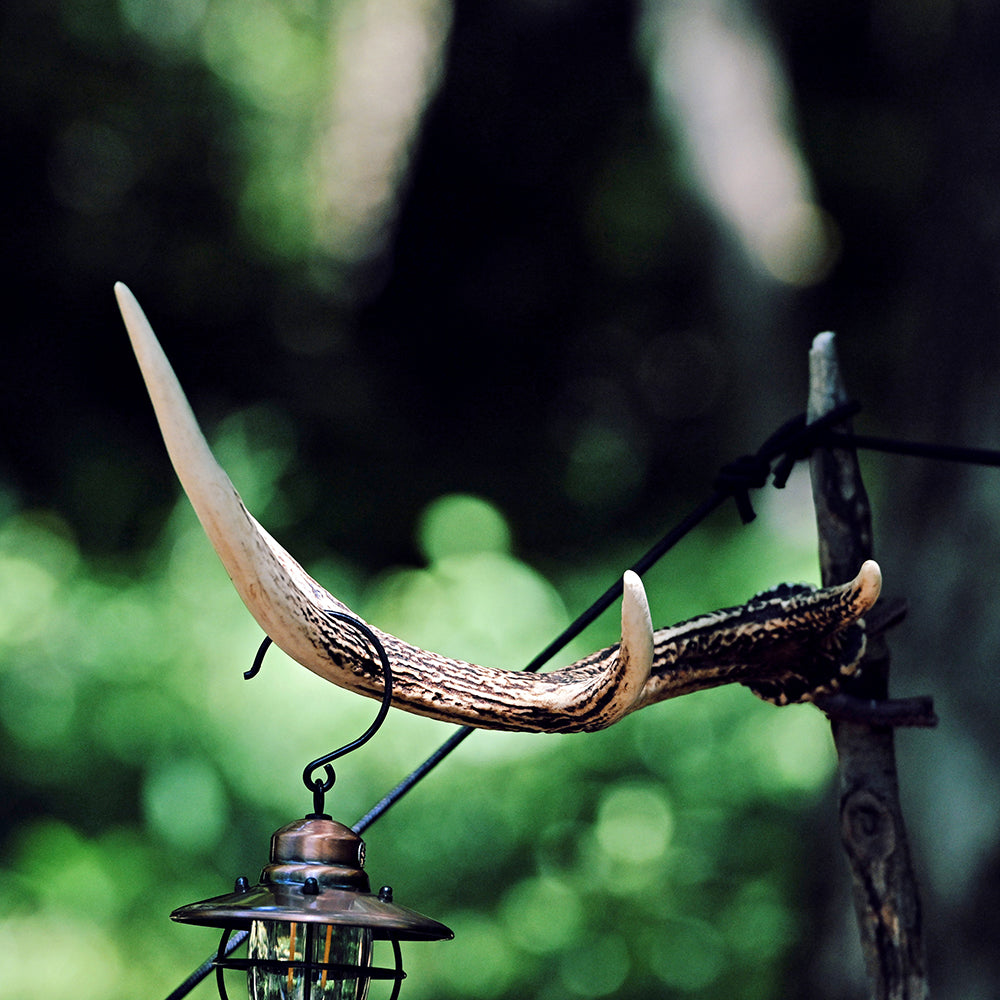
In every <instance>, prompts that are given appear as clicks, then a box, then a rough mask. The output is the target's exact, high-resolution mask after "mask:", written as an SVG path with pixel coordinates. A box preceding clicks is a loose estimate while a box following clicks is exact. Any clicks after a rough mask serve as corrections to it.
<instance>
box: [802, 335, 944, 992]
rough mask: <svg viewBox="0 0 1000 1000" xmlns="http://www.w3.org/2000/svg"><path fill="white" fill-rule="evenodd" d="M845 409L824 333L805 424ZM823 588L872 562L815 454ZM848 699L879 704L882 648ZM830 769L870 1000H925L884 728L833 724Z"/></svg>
mask: <svg viewBox="0 0 1000 1000" xmlns="http://www.w3.org/2000/svg"><path fill="white" fill-rule="evenodd" d="M846 401H847V396H846V393H845V391H844V386H843V383H842V381H841V377H840V371H839V364H838V361H837V354H836V349H835V344H834V335H833V334H832V333H822V334H820V335H819V336H818V337H816V339H815V340H814V341H813V347H812V350H811V351H810V353H809V406H808V419H809V421H810V422H811V421H814V420H816V419H817V418H818V417H820V416H822V415H823V414H824V413H827V412H829V411H830V410H831V409H833V407H834V406H837V405H839V404H841V403H844V402H846ZM810 471H811V474H812V489H813V499H814V502H815V506H816V521H817V527H818V529H819V549H820V565H821V570H822V577H823V584H824V586H831V585H833V584H837V583H842V582H844V581H845V580H850V579H851V578H852V577H853V576H854V574H855V573H856V572H857V568H858V566H860V565H861V564H862V562H864V560H866V559H870V558H872V527H871V509H870V506H869V503H868V496H867V493H866V492H865V488H864V484H863V482H862V480H861V471H860V468H859V466H858V460H857V454H856V452H855V451H854V449H853V448H836V449H817V450H816V451H815V452H814V454H813V456H812V459H811V462H810ZM843 687H844V690H845V691H846V693H847V694H848V695H853V696H855V697H857V698H862V699H875V700H878V701H881V700H884V699H885V698H887V697H888V691H889V649H888V646H887V644H886V641H885V638H884V635H882V634H881V633H876V634H870V635H869V636H868V648H867V651H866V653H865V656H864V659H863V660H862V661H861V670H860V674H859V675H858V676H856V677H854V678H849V679H848V680H847V681H845V683H844V685H843ZM831 725H832V729H833V739H834V743H835V744H836V747H837V757H838V761H839V768H840V832H841V841H842V843H843V846H844V850H845V852H846V854H847V859H848V863H849V865H850V869H851V875H852V879H853V889H854V907H855V912H856V915H857V919H858V927H859V930H860V934H861V948H862V951H863V954H864V959H865V966H866V969H867V973H868V979H869V984H870V995H871V997H872V1000H925V998H926V997H927V996H928V995H929V994H928V988H927V975H926V962H925V958H924V946H923V934H922V928H921V913H920V896H919V891H918V887H917V882H916V878H915V877H914V874H913V868H912V864H911V860H910V850H909V844H908V842H907V839H906V827H905V825H904V822H903V815H902V812H901V810H900V805H899V786H898V781H897V776H896V756H895V749H894V742H893V729H892V727H891V726H887V725H873V724H870V723H864V722H848V721H844V720H842V719H841V720H833V721H832V722H831Z"/></svg>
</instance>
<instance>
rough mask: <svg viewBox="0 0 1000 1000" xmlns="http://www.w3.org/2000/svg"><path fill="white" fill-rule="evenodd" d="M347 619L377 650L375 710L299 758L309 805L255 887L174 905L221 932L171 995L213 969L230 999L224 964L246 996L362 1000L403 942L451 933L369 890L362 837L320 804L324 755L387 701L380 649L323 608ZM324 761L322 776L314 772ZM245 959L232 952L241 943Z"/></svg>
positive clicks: (275, 847) (397, 966)
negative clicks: (379, 686) (379, 961)
mask: <svg viewBox="0 0 1000 1000" xmlns="http://www.w3.org/2000/svg"><path fill="white" fill-rule="evenodd" d="M327 613H328V614H329V615H330V616H331V617H336V618H339V619H341V620H342V621H344V622H346V623H347V624H348V625H350V626H352V627H353V628H354V629H355V630H357V631H358V632H359V633H361V635H363V636H364V637H365V638H367V639H368V641H369V643H370V644H371V645H372V647H373V648H374V649H375V651H376V652H377V653H378V656H379V658H380V660H381V662H382V671H383V674H384V676H385V692H384V694H383V697H382V706H381V708H380V710H379V713H378V716H377V717H376V719H375V721H374V722H373V723H372V725H371V726H370V727H369V728H368V730H367V732H365V733H364V735H363V736H361V737H359V738H358V739H356V740H354V741H353V742H352V743H349V744H347V745H346V746H344V747H341V748H340V749H339V750H335V751H334V752H333V753H330V754H327V755H326V756H324V757H320V758H319V759H318V760H314V761H312V762H311V763H310V764H308V765H306V768H305V770H304V771H303V775H302V779H303V781H304V782H305V785H306V787H307V788H308V789H310V790H311V791H312V793H313V812H311V813H309V814H308V815H307V816H306V817H305V818H303V819H300V820H295V821H294V822H292V823H289V824H288V825H287V826H283V827H282V828H281V829H280V830H277V831H276V832H275V833H274V835H273V836H272V837H271V856H270V863H269V864H268V865H267V866H266V867H265V868H264V870H263V871H262V872H261V876H260V881H259V882H258V884H257V885H253V886H251V885H250V882H249V879H247V878H245V877H241V878H239V879H237V880H236V885H235V888H234V890H233V892H231V893H228V894H227V895H223V896H214V897H212V898H211V899H204V900H201V901H200V902H197V903H189V904H188V905H186V906H181V907H180V908H178V909H176V910H174V912H173V913H171V915H170V916H171V918H172V919H174V920H177V921H180V922H181V923H188V924H201V925H205V926H209V927H220V928H222V929H223V934H222V939H221V941H220V942H219V950H218V953H217V954H216V956H215V958H214V959H213V960H212V961H211V964H210V965H209V964H208V963H206V966H205V967H203V970H204V971H202V970H199V971H198V972H196V973H195V974H194V975H193V976H192V977H190V978H189V979H188V980H187V982H185V983H184V984H183V985H182V986H181V987H180V988H179V989H178V990H175V991H174V993H172V994H171V996H170V998H169V1000H179V998H180V997H183V996H186V995H187V993H188V992H189V991H190V989H192V988H193V987H194V985H195V984H196V983H197V982H199V981H200V979H201V978H203V976H204V975H205V974H207V972H208V971H209V969H210V968H211V967H212V966H214V967H215V970H216V981H217V983H218V987H219V996H220V997H221V998H222V1000H229V997H228V994H227V992H226V983H225V970H227V969H241V970H245V971H246V976H247V989H248V992H249V996H250V998H251V1000H364V997H366V996H367V994H368V985H369V983H370V982H371V981H372V980H386V981H390V982H391V983H392V992H391V996H390V998H389V1000H395V998H396V997H397V996H398V995H399V988H400V984H401V982H402V980H403V979H404V978H405V973H404V972H403V967H402V954H401V951H400V947H399V942H400V941H407V940H410V941H438V940H444V939H450V938H452V937H454V934H453V933H452V932H451V930H449V928H447V927H445V925H444V924H440V923H438V922H437V921H436V920H431V919H430V918H429V917H425V916H423V915H422V914H420V913H417V912H416V911H415V910H411V909H408V908H406V907H405V906H399V905H397V904H396V903H394V902H393V898H392V889H391V888H390V887H389V886H383V887H382V888H381V889H379V891H378V892H377V893H372V891H371V888H370V884H369V881H368V875H367V874H366V872H365V870H364V864H365V844H364V841H363V840H362V839H361V837H360V836H359V835H358V834H357V833H356V832H355V831H354V830H352V829H351V828H350V827H348V826H344V824H343V823H338V822H337V821H336V820H334V819H332V818H331V817H330V816H329V815H327V814H326V813H325V812H324V811H323V803H324V797H325V795H326V793H327V792H328V791H329V790H330V789H331V788H332V787H333V783H334V781H335V780H336V778H335V775H334V772H333V768H332V767H330V762H331V761H333V760H336V759H337V758H338V757H342V756H344V755H345V754H347V753H350V752H351V751H352V750H355V749H357V748H358V747H359V746H361V745H362V744H363V743H365V742H367V741H368V740H369V739H371V737H372V736H373V735H374V734H375V733H376V732H377V730H378V729H379V727H380V726H381V725H382V722H383V721H384V719H385V716H386V714H387V713H388V710H389V705H390V703H391V700H392V672H391V670H390V668H389V660H388V657H387V656H386V653H385V649H384V648H383V646H382V644H381V642H379V640H378V638H377V637H376V636H375V634H374V633H373V632H372V631H371V629H369V628H368V626H367V625H365V624H364V623H363V622H361V621H359V620H358V619H356V618H354V617H353V616H350V615H346V614H343V613H341V612H337V611H329V612H327ZM269 644H270V639H265V640H264V642H263V643H262V644H261V647H260V650H259V651H258V653H257V657H256V659H255V660H254V664H253V666H252V667H251V669H250V670H249V671H247V673H246V674H245V675H244V676H246V677H247V678H250V677H253V676H254V675H255V674H256V673H257V671H258V670H259V669H260V665H261V662H262V660H263V656H264V653H265V652H266V650H267V648H268V646H269ZM320 767H323V768H324V769H325V777H324V778H314V777H313V771H315V770H316V769H318V768H320ZM244 941H246V943H247V957H246V958H233V957H232V954H233V953H234V952H235V951H237V950H238V948H239V947H240V946H241V945H242V943H243V942H244ZM376 941H388V942H389V943H390V944H391V946H392V952H393V956H394V965H393V967H392V968H380V967H376V966H375V965H373V944H374V942H376Z"/></svg>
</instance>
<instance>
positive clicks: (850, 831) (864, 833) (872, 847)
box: [840, 790, 896, 863]
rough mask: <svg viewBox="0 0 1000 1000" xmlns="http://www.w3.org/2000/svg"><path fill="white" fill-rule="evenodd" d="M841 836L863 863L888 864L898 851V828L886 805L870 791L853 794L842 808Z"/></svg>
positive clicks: (848, 796) (849, 795)
mask: <svg viewBox="0 0 1000 1000" xmlns="http://www.w3.org/2000/svg"><path fill="white" fill-rule="evenodd" d="M840 816H841V836H842V837H843V840H844V843H845V845H846V846H847V847H848V848H849V849H850V851H851V853H852V854H854V856H855V857H857V858H858V859H859V860H861V861H865V862H869V863H870V862H873V861H881V860H885V859H886V858H888V857H889V855H890V854H892V852H893V851H894V850H895V848H896V826H895V823H894V821H893V818H892V813H891V812H890V810H889V808H888V807H887V806H886V804H885V803H884V802H883V801H882V800H881V799H880V798H879V797H878V796H877V795H875V794H873V793H872V792H870V791H867V790H861V791H857V792H851V793H850V794H848V795H847V796H846V797H845V798H844V801H843V804H842V806H841V814H840Z"/></svg>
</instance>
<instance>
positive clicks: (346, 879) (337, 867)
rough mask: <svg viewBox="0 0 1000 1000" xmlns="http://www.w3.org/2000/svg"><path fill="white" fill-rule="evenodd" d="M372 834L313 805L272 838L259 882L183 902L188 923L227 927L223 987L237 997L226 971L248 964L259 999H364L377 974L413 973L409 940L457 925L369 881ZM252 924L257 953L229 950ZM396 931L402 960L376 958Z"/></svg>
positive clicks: (181, 916)
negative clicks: (377, 947) (313, 811)
mask: <svg viewBox="0 0 1000 1000" xmlns="http://www.w3.org/2000/svg"><path fill="white" fill-rule="evenodd" d="M364 856H365V845H364V841H363V840H362V839H361V838H360V837H359V836H358V835H357V834H356V833H355V832H354V831H353V830H351V829H350V827H347V826H344V825H343V824H342V823H338V822H336V821H335V820H333V819H330V818H329V817H328V816H316V815H310V816H307V817H306V818H305V819H301V820H296V821H295V822H294V823H289V824H288V825H287V826H283V827H282V828H281V829H280V830H278V831H277V832H276V833H275V834H274V835H273V837H272V838H271V863H270V864H269V865H267V867H265V868H264V870H263V872H262V873H261V877H260V882H259V883H258V884H257V885H254V886H251V885H250V884H249V881H248V880H247V879H246V878H241V879H238V880H237V883H236V887H235V890H234V891H233V892H231V893H229V894H228V895H225V896H215V897H213V898H212V899H205V900H202V901H201V902H198V903H189V904H188V905H187V906H182V907H180V908H179V909H177V910H174V912H173V913H172V914H171V915H170V916H171V918H172V919H174V920H178V921H180V922H182V923H189V924H202V925H208V926H210V927H221V928H223V929H224V934H223V937H222V940H221V941H220V943H219V952H218V955H217V956H216V959H215V963H214V964H215V967H216V977H217V981H218V984H219V994H220V996H221V997H222V998H223V1000H228V997H227V993H226V988H225V981H224V978H223V972H224V970H225V969H245V970H246V973H247V987H248V990H249V995H250V997H251V998H252V1000H362V998H364V997H365V996H366V995H367V992H368V983H369V981H370V980H372V979H376V980H377V979H387V980H392V981H393V988H392V994H391V996H392V997H393V998H395V997H396V996H397V995H398V993H399V986H400V982H401V981H402V979H403V978H404V975H405V973H404V972H403V969H402V959H401V952H400V948H399V942H400V941H406V940H422V941H436V940H443V939H447V938H451V937H453V936H454V935H453V934H452V932H451V931H450V930H449V929H448V928H447V927H445V926H444V924H440V923H438V922H437V921H436V920H431V919H430V918H429V917H425V916H423V915H422V914H420V913H417V912H416V911H415V910H410V909H407V908H406V907H404V906H399V905H397V904H396V903H394V902H393V900H392V890H391V889H390V888H389V887H388V886H383V887H382V888H381V889H380V890H379V891H378V893H377V894H376V893H372V892H371V891H370V888H369V882H368V875H367V874H366V873H365V871H364V868H363V865H364ZM238 930H244V931H249V936H248V949H247V957H246V958H245V959H236V958H231V957H227V956H226V951H227V945H228V942H229V938H230V935H231V934H232V932H233V931H238ZM382 940H385V941H389V942H391V944H392V948H393V954H394V956H395V967H394V968H392V969H386V968H376V967H374V966H373V965H372V964H371V963H372V945H373V942H374V941H382Z"/></svg>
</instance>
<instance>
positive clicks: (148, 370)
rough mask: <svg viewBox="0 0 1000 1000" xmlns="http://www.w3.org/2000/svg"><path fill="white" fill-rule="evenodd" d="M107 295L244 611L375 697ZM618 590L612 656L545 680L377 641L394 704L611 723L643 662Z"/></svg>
mask: <svg viewBox="0 0 1000 1000" xmlns="http://www.w3.org/2000/svg"><path fill="white" fill-rule="evenodd" d="M115 294H116V297H117V299H118V304H119V307H120V309H121V313H122V317H123V319H124V321H125V326H126V328H127V330H128V333H129V337H130V339H131V341H132V347H133V350H134V351H135V355H136V358H137V360H138V362H139V367H140V369H141V370H142V374H143V378H144V379H145V382H146V387H147V389H148V391H149V396H150V399H151V400H152V403H153V408H154V410H155V412H156V416H157V420H158V421H159V425H160V430H161V432H162V434H163V439H164V442H165V443H166V446H167V451H168V453H169V455H170V459H171V461H172V463H173V466H174V469H175V470H176V472H177V476H178V478H179V479H180V482H181V485H182V486H183V488H184V491H185V493H186V494H187V496H188V498H189V499H190V501H191V505H192V506H193V507H194V510H195V513H196V514H197V516H198V519H199V520H200V521H201V524H202V526H203V528H204V529H205V533H206V534H207V536H208V538H209V541H210V542H211V543H212V546H213V548H214V549H215V551H216V553H217V554H218V556H219V558H220V559H221V560H222V563H223V565H224V566H225V568H226V571H227V572H228V574H229V576H230V578H231V579H232V581H233V584H234V585H235V587H236V589H237V591H238V592H239V595H240V597H241V598H242V599H243V602H244V604H246V606H247V608H248V609H249V611H250V613H251V614H252V615H253V616H254V618H255V619H256V620H257V622H258V623H259V624H260V626H261V628H263V629H264V631H265V632H266V633H267V634H268V635H269V636H270V637H271V639H272V640H273V641H274V643H275V644H276V645H277V646H279V647H280V648H281V649H283V650H284V651H285V652H286V653H288V655H289V656H291V657H292V658H293V659H295V660H297V661H298V662H299V663H301V664H302V665H303V666H305V667H307V668H309V669H310V670H312V671H314V672H315V673H317V674H319V675H320V676H322V677H325V678H326V679H327V680H330V681H332V682H333V683H334V684H337V685H339V686H341V687H345V688H348V689H351V690H354V691H357V692H359V693H361V694H365V695H368V696H370V697H381V691H382V688H381V681H380V679H379V678H378V677H375V676H370V675H369V674H368V673H367V669H368V668H367V666H366V663H367V657H366V656H365V654H364V652H363V651H362V650H360V649H359V648H358V645H357V638H356V636H355V635H354V634H353V633H352V632H350V630H348V629H345V628H344V627H343V626H342V625H341V623H340V622H338V621H336V620H331V619H330V618H329V617H328V616H327V615H326V614H325V612H326V611H327V610H338V611H349V610H350V609H348V608H347V607H346V605H344V604H343V603H342V602H340V601H338V600H337V599H336V598H335V597H334V596H333V595H332V594H329V593H328V592H327V591H326V590H325V589H324V588H323V587H321V586H320V584H318V583H317V582H316V581H315V580H313V579H312V577H310V576H309V575H308V574H307V573H306V572H305V570H303V569H302V567H301V566H300V565H299V564H298V563H297V562H296V561H295V560H294V559H293V558H292V557H291V556H290V555H289V554H288V553H287V552H286V551H285V550H284V549H283V548H282V547H281V546H280V545H279V544H278V543H277V542H276V541H275V540H274V539H273V538H272V537H271V536H270V535H269V534H268V533H267V532H266V531H265V530H264V529H263V528H262V527H261V526H260V525H259V524H258V523H257V521H256V520H255V519H254V518H253V516H252V515H251V514H250V513H249V511H247V509H246V507H245V506H244V505H243V502H242V500H241V499H240V496H239V494H238V493H237V492H236V489H235V488H234V486H233V484H232V483H231V482H230V480H229V477H228V476H227V475H226V473H225V471H224V470H223V469H222V468H221V466H220V465H219V464H218V462H217V461H216V460H215V456H214V455H213V454H212V451H211V449H210V448H209V446H208V444H207V442H206V441H205V438H204V435H203V434H202V432H201V429H200V427H199V426H198V422H197V420H196V419H195V417H194V414H193V413H192V411H191V408H190V406H189V405H188V402H187V399H186V397H185V395H184V392H183V390H182V389H181V386H180V383H179V382H178V380H177V377H176V376H175V374H174V371H173V369H172V368H171V366H170V363H169V361H168V360H167V357H166V355H165V354H164V353H163V350H162V348H161V347H160V344H159V342H158V341H157V339H156V336H155V334H154V333H153V329H152V327H151V326H150V324H149V321H148V320H147V319H146V316H145V314H144V313H143V311H142V308H141V307H140V306H139V303H138V302H137V301H136V299H135V297H134V296H133V295H132V293H131V292H130V291H129V289H128V288H127V287H126V286H125V285H123V284H121V283H120V282H119V283H118V284H116V285H115ZM623 593H624V596H623V602H622V644H621V647H620V650H616V651H615V652H614V655H612V656H609V657H605V658H603V659H602V660H601V661H600V662H594V661H593V660H588V661H584V662H582V663H581V664H578V665H574V666H572V667H567V668H564V669H562V670H557V671H553V672H551V673H547V674H525V673H520V672H515V671H508V670H499V669H496V668H492V667H481V666H477V665H475V664H470V663H465V662H463V661H460V660H454V659H451V658H448V657H443V656H439V655H438V654H436V653H431V652H429V651H427V650H422V649H419V648H417V647H415V646H411V645H410V644H409V643H406V642H404V641H403V640H401V639H398V638H396V637H395V636H390V635H388V634H386V633H381V632H379V633H378V634H379V636H380V638H381V639H382V640H383V642H384V644H385V646H386V649H387V651H388V653H389V655H390V656H391V657H392V658H393V673H394V675H395V687H394V697H393V704H394V705H396V706H397V707H399V708H404V709H406V710H408V711H411V712H415V713H417V714H421V715H428V716H431V717H434V718H439V719H445V720H447V721H450V722H458V723H461V724H464V725H471V726H478V727H481V728H494V729H512V730H530V731H570V730H580V729H596V728H603V727H605V726H608V725H611V724H612V723H613V722H615V721H617V720H618V719H620V718H621V717H622V716H623V715H625V714H626V713H627V712H628V711H629V710H630V709H631V708H632V706H633V704H634V703H635V701H636V699H637V698H638V696H639V694H640V693H641V691H642V689H643V686H644V684H645V682H646V679H647V678H648V676H649V671H650V665H651V662H652V654H653V632H652V623H651V620H650V615H649V606H648V603H647V602H646V596H645V591H644V590H643V587H642V582H641V581H640V579H639V577H638V576H636V574H634V573H628V574H626V578H625V581H624V591H623ZM352 614H353V612H352ZM375 631H376V632H378V630H375Z"/></svg>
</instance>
